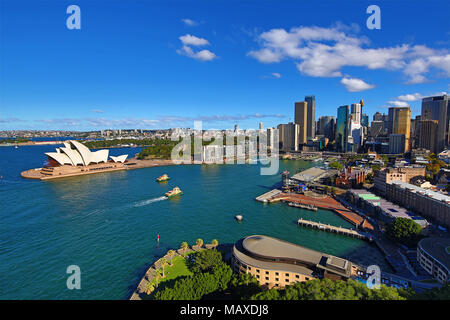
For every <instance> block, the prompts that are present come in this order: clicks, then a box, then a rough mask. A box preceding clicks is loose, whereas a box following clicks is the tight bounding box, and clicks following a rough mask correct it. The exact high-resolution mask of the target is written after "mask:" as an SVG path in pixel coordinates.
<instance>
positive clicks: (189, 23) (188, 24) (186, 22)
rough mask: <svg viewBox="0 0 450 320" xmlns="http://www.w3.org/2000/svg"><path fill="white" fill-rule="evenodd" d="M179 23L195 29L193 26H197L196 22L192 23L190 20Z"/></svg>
mask: <svg viewBox="0 0 450 320" xmlns="http://www.w3.org/2000/svg"><path fill="white" fill-rule="evenodd" d="M181 21H182V22H183V23H184V24H185V25H187V26H190V27H195V26H197V25H198V22H196V21H194V20H191V19H181Z"/></svg>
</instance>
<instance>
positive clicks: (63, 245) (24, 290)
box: [0, 146, 391, 299]
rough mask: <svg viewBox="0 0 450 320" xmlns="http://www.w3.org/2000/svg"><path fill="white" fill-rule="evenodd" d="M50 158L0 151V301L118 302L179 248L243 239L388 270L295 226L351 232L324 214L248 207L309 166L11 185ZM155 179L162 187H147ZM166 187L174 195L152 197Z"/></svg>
mask: <svg viewBox="0 0 450 320" xmlns="http://www.w3.org/2000/svg"><path fill="white" fill-rule="evenodd" d="M53 149H54V146H29V147H20V148H18V149H14V148H13V147H3V148H0V175H1V176H2V179H0V222H1V224H0V228H1V230H0V273H1V277H0V287H1V293H0V298H1V299H126V298H128V296H129V295H130V293H131V292H132V291H133V289H134V287H135V286H136V285H137V282H138V281H139V279H140V277H141V276H142V274H143V273H144V272H145V270H146V268H147V267H148V266H149V265H150V264H151V263H152V262H153V261H154V260H156V259H157V258H159V257H160V256H162V255H164V254H165V253H166V251H167V250H168V249H171V248H178V247H179V244H180V243H181V242H182V241H187V242H188V243H189V244H194V243H195V240H196V239H197V238H202V239H204V241H205V242H210V241H211V239H214V238H216V239H218V240H219V243H234V242H235V241H236V240H238V239H239V238H242V237H244V236H247V235H251V234H265V235H269V236H273V237H277V238H280V239H283V240H287V241H290V242H293V243H296V244H299V245H302V246H306V247H309V248H311V249H314V250H318V251H321V252H326V253H329V254H332V255H336V256H341V257H344V258H347V259H349V260H351V261H353V262H355V263H359V264H363V265H370V264H377V265H379V266H380V267H381V268H382V270H386V271H388V272H389V271H391V269H390V268H389V266H387V264H386V262H385V260H384V258H383V255H382V254H381V253H380V252H379V250H378V249H377V248H376V247H375V246H374V245H372V244H369V243H367V242H365V241H362V240H357V239H353V238H348V237H344V236H341V235H336V234H330V233H326V232H321V231H317V230H310V229H306V228H302V227H298V226H297V224H296V221H297V220H298V219H299V218H304V219H308V220H313V221H320V222H323V223H329V224H333V225H336V226H343V227H351V225H350V224H349V223H347V222H346V221H344V220H342V219H341V218H340V217H338V216H337V215H335V214H334V213H333V212H331V211H326V210H318V211H317V212H311V211H307V210H303V209H298V208H292V207H289V206H287V205H286V204H282V203H278V204H262V203H259V202H256V201H254V198H255V197H256V196H258V195H260V194H262V193H264V192H266V191H269V190H270V189H271V188H272V187H273V186H274V185H276V184H277V183H279V181H280V174H279V173H281V172H282V171H283V170H289V171H291V172H295V171H298V170H301V169H305V168H308V167H310V166H312V165H313V164H312V163H311V162H306V161H301V160H297V161H289V160H286V161H280V169H279V173H278V174H277V175H273V176H261V175H260V166H259V165H251V164H247V165H203V166H201V165H192V166H167V167H154V168H144V169H138V170H127V171H121V172H111V173H99V174H94V175H89V176H79V177H71V178H63V179H58V180H57V181H56V180H55V181H33V180H26V179H23V178H21V177H20V172H21V171H23V170H26V169H29V168H35V167H40V166H42V164H43V161H44V159H45V156H44V152H48V151H51V150H53ZM139 150H140V148H116V149H111V151H110V152H111V154H112V155H119V154H123V153H129V154H130V155H134V153H137V152H138V151H139ZM163 173H167V174H168V175H169V176H170V177H171V180H170V181H168V182H167V183H156V182H155V178H156V177H158V176H160V175H162V174H163ZM175 186H178V187H180V188H181V189H182V190H183V192H184V195H183V196H181V197H178V198H172V199H164V198H162V196H163V195H164V193H165V192H167V191H168V190H170V189H172V188H174V187H175ZM236 214H242V215H243V217H244V219H243V222H242V223H238V222H236V221H235V220H234V216H235V215H236ZM158 234H159V235H160V242H159V243H158V242H157V241H156V237H157V235H158ZM73 264H75V265H78V266H79V267H80V268H81V290H68V289H67V287H66V279H67V277H68V275H67V274H66V268H67V266H69V265H73Z"/></svg>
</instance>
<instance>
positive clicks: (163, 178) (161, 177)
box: [156, 173, 170, 182]
mask: <svg viewBox="0 0 450 320" xmlns="http://www.w3.org/2000/svg"><path fill="white" fill-rule="evenodd" d="M167 180H170V178H169V176H168V175H167V174H165V173H164V174H163V175H162V176H160V177H158V178H156V181H158V182H163V181H167Z"/></svg>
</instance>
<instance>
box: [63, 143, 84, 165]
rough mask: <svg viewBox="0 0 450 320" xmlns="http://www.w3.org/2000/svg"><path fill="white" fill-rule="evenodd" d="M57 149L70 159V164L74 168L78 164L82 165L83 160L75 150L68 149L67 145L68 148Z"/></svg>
mask: <svg viewBox="0 0 450 320" xmlns="http://www.w3.org/2000/svg"><path fill="white" fill-rule="evenodd" d="M64 145H65V144H64ZM59 149H60V150H61V151H62V152H63V153H65V154H66V155H67V156H68V157H69V158H70V160H71V161H72V164H73V165H74V166H77V165H79V164H80V165H83V164H84V162H83V158H81V155H80V154H79V153H78V151H77V150H74V149H72V148H70V145H69V147H61V148H59Z"/></svg>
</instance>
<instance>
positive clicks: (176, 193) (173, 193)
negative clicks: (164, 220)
mask: <svg viewBox="0 0 450 320" xmlns="http://www.w3.org/2000/svg"><path fill="white" fill-rule="evenodd" d="M182 194H183V191H181V190H180V188H178V187H175V188H173V189H172V190H170V191H169V192H166V193H165V196H166V197H167V198H170V197H175V196H181V195H182Z"/></svg>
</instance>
